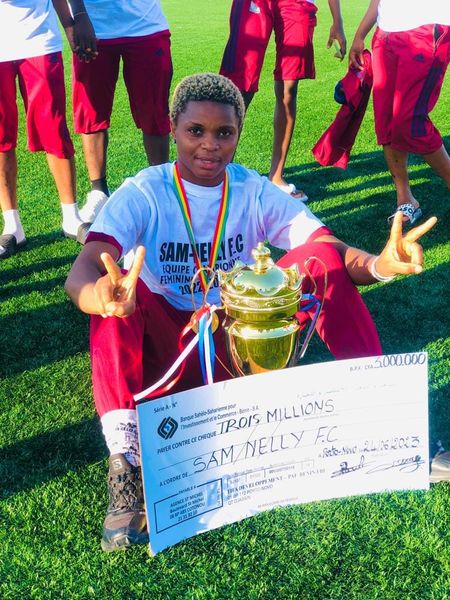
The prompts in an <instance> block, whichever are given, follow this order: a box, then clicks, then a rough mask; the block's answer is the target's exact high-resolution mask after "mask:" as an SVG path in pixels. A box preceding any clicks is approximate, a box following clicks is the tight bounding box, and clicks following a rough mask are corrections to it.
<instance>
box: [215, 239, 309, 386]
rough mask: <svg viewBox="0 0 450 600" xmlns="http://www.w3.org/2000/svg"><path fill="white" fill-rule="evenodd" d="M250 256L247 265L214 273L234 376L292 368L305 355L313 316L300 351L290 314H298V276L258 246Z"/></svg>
mask: <svg viewBox="0 0 450 600" xmlns="http://www.w3.org/2000/svg"><path fill="white" fill-rule="evenodd" d="M252 256H253V258H254V260H255V264H253V265H245V264H244V263H242V262H240V261H238V262H236V264H235V265H234V267H233V269H232V270H231V271H230V272H229V273H225V272H224V271H219V272H218V275H219V284H220V296H221V300H222V304H223V308H224V310H225V314H226V317H225V321H224V329H225V334H226V335H225V337H226V343H227V350H228V354H229V357H230V361H231V365H232V368H233V371H234V374H235V375H237V376H243V375H251V374H255V373H263V372H265V371H272V370H274V369H284V368H286V367H290V366H293V365H295V364H296V363H297V362H298V360H299V359H300V358H301V356H303V354H304V353H305V351H306V347H307V345H308V343H309V340H310V339H311V336H312V334H313V332H314V325H315V321H316V319H317V316H318V312H319V311H316V316H315V318H314V319H313V323H312V326H310V327H309V329H308V331H307V334H306V337H305V340H304V342H303V344H302V345H300V333H301V330H302V329H303V327H302V326H301V325H300V324H299V322H298V321H297V319H296V318H295V313H297V312H298V311H299V310H300V301H301V300H302V290H301V285H302V280H303V277H304V275H302V274H300V272H299V269H298V265H296V264H294V265H292V266H291V267H289V268H288V269H282V268H280V267H278V266H276V265H275V263H274V262H273V260H272V258H271V255H270V250H269V248H267V247H266V246H265V245H264V244H263V243H260V244H258V246H257V248H255V249H253V250H252ZM317 302H318V301H317Z"/></svg>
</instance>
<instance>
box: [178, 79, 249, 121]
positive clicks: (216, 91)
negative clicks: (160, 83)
mask: <svg viewBox="0 0 450 600" xmlns="http://www.w3.org/2000/svg"><path fill="white" fill-rule="evenodd" d="M191 101H192V102H202V101H209V102H218V103H219V104H229V105H230V106H233V107H234V110H235V112H236V116H237V118H238V122H239V130H241V129H242V124H243V121H244V115H245V104H244V100H243V98H242V94H241V92H240V91H239V89H238V88H237V87H236V86H235V85H234V83H233V82H232V81H231V80H230V79H228V78H227V77H223V75H217V74H216V73H198V74H197V75H190V76H189V77H185V78H184V79H182V80H181V81H180V83H179V84H178V85H177V87H176V88H175V91H174V93H173V97H172V106H171V109H170V119H171V121H172V122H173V123H175V124H176V123H177V120H178V117H179V115H180V114H181V113H183V112H184V111H185V110H186V107H187V105H188V103H189V102H191Z"/></svg>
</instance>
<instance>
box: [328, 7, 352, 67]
mask: <svg viewBox="0 0 450 600" xmlns="http://www.w3.org/2000/svg"><path fill="white" fill-rule="evenodd" d="M328 6H329V7H330V12H331V16H332V17H333V24H332V25H331V28H330V35H329V38H328V43H327V48H331V45H332V44H333V41H334V40H336V41H337V42H338V44H339V48H340V50H341V60H342V58H344V56H345V53H346V51H347V40H346V39H345V33H344V25H343V22H342V13H341V2H340V0H328Z"/></svg>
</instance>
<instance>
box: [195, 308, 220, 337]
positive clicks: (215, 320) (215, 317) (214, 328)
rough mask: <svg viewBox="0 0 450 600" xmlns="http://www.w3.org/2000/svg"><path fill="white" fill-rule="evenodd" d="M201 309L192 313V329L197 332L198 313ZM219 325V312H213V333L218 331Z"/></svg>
mask: <svg viewBox="0 0 450 600" xmlns="http://www.w3.org/2000/svg"><path fill="white" fill-rule="evenodd" d="M200 310H201V309H199V310H196V311H194V312H193V313H192V316H191V320H190V323H191V326H192V331H195V333H198V313H199V312H200ZM218 327H219V317H218V316H217V313H215V312H213V313H212V320H211V331H212V332H213V333H215V332H216V331H217V328H218Z"/></svg>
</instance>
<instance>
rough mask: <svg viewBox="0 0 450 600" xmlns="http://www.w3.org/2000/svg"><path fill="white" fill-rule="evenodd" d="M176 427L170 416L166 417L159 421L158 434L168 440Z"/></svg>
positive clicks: (176, 424)
mask: <svg viewBox="0 0 450 600" xmlns="http://www.w3.org/2000/svg"><path fill="white" fill-rule="evenodd" d="M177 429H178V423H177V422H176V421H175V419H172V417H166V418H165V419H163V420H162V421H161V423H160V424H159V427H158V434H159V435H160V436H161V437H162V438H164V439H165V440H169V439H170V438H171V437H173V435H174V433H175V431H176V430H177Z"/></svg>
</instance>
